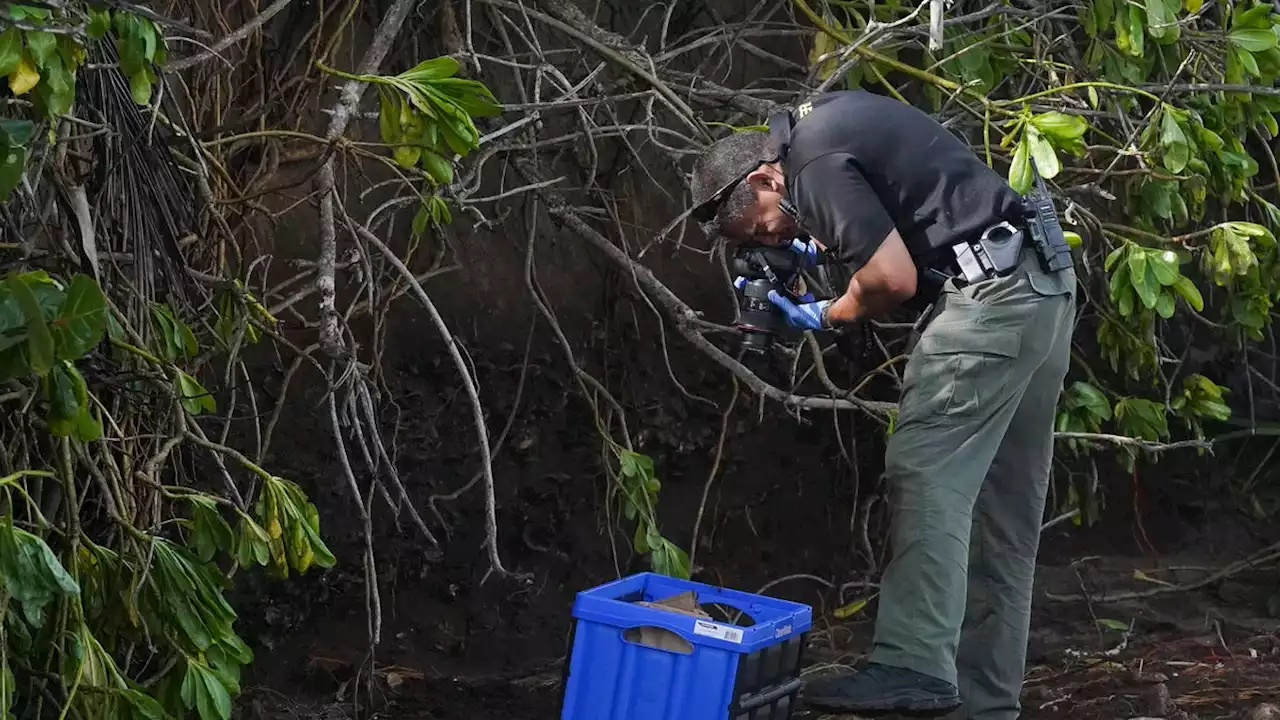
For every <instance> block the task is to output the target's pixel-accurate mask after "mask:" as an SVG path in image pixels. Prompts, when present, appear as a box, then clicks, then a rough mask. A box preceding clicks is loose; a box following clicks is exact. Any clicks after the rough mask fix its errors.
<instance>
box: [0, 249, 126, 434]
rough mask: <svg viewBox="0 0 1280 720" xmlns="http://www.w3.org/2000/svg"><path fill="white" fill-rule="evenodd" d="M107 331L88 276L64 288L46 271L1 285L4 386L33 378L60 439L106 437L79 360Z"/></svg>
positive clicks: (0, 377) (14, 276)
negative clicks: (95, 411)
mask: <svg viewBox="0 0 1280 720" xmlns="http://www.w3.org/2000/svg"><path fill="white" fill-rule="evenodd" d="M106 327H107V303H106V298H105V296H103V294H102V288H100V287H99V286H98V283H97V282H96V281H94V280H93V278H90V277H88V276H86V275H75V276H73V277H72V278H71V281H70V282H68V283H67V284H66V285H62V284H60V283H58V282H56V281H55V280H54V279H53V278H51V277H50V276H49V275H48V274H47V273H45V272H43V271H35V272H27V273H10V274H9V275H8V276H7V277H6V278H5V280H4V283H3V285H0V382H2V381H5V380H15V379H27V378H30V377H32V376H34V377H35V378H36V379H37V380H38V382H39V385H40V388H41V390H42V392H43V395H44V398H45V400H46V401H47V402H48V407H49V411H48V414H47V416H46V420H47V423H48V427H49V432H50V433H52V434H53V435H55V436H57V437H68V436H74V437H75V438H77V439H79V440H81V441H86V442H87V441H90V440H96V439H97V438H98V437H99V436H101V435H102V425H101V422H100V421H99V420H98V418H97V417H96V416H95V414H94V409H93V407H92V405H91V403H90V400H89V391H88V387H87V385H86V383H85V379H84V376H83V375H81V373H80V370H79V369H77V367H76V362H77V361H78V360H80V359H81V358H82V357H83V356H84V355H85V354H86V353H88V352H89V351H90V350H92V349H93V348H94V347H95V346H97V344H98V343H99V342H100V341H101V340H102V337H103V335H104V333H105V331H106Z"/></svg>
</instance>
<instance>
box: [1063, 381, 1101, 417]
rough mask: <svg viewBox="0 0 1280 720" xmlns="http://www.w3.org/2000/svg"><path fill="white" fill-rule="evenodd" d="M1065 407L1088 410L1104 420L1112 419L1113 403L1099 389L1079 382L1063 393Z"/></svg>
mask: <svg viewBox="0 0 1280 720" xmlns="http://www.w3.org/2000/svg"><path fill="white" fill-rule="evenodd" d="M1063 405H1064V406H1065V407H1066V408H1068V409H1072V410H1074V409H1080V408H1083V409H1087V410H1088V411H1089V412H1090V413H1092V414H1093V415H1096V416H1098V417H1099V418H1101V419H1102V420H1110V419H1111V403H1110V402H1109V401H1108V400H1107V396H1106V395H1103V394H1102V391H1101V390H1099V389H1098V388H1096V387H1094V386H1093V385H1090V384H1089V383H1087V382H1082V381H1079V380H1077V381H1076V382H1074V383H1072V384H1071V387H1070V388H1068V389H1067V392H1065V393H1063Z"/></svg>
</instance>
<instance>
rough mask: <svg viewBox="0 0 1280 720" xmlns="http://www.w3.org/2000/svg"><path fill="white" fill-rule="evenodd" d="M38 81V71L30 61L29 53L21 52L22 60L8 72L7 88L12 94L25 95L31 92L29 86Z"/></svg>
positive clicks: (31, 86) (33, 85)
mask: <svg viewBox="0 0 1280 720" xmlns="http://www.w3.org/2000/svg"><path fill="white" fill-rule="evenodd" d="M39 82H40V71H39V70H36V66H35V64H34V63H32V62H31V55H29V54H27V53H25V52H24V53H22V60H21V61H19V62H18V67H16V68H14V69H13V72H11V73H9V90H11V91H12V92H13V94H14V95H25V94H26V93H28V92H31V88H33V87H35V86H36V84H37V83H39Z"/></svg>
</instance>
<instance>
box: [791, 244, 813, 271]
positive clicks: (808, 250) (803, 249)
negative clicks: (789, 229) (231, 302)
mask: <svg viewBox="0 0 1280 720" xmlns="http://www.w3.org/2000/svg"><path fill="white" fill-rule="evenodd" d="M790 247H791V252H793V253H795V254H797V255H802V256H804V263H802V265H803V267H807V268H808V267H813V266H814V265H817V264H818V243H817V242H815V241H813V240H809V241H804V240H801V239H800V238H793V239H792V240H791V246H790Z"/></svg>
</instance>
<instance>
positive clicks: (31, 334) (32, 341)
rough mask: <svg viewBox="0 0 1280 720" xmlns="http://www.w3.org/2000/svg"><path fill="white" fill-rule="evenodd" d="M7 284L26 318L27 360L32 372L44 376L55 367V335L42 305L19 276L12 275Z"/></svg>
mask: <svg viewBox="0 0 1280 720" xmlns="http://www.w3.org/2000/svg"><path fill="white" fill-rule="evenodd" d="M7 284H8V287H9V292H10V293H12V294H13V297H14V299H16V300H17V302H18V306H19V307H20V308H22V314H23V317H24V318H26V323H27V358H28V361H29V362H30V363H31V370H32V371H33V372H35V373H36V374H37V375H44V374H45V373H47V372H49V370H50V369H51V368H52V367H53V360H54V354H53V349H54V348H53V335H52V334H50V332H49V326H48V324H47V323H46V322H45V318H44V314H43V313H42V312H41V311H40V303H39V302H38V301H37V300H36V296H35V294H34V293H33V292H32V291H31V288H30V287H29V286H28V285H27V284H26V283H25V282H23V280H22V279H21V278H20V277H19V276H18V275H16V274H15V275H10V276H9V278H8V280H7Z"/></svg>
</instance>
